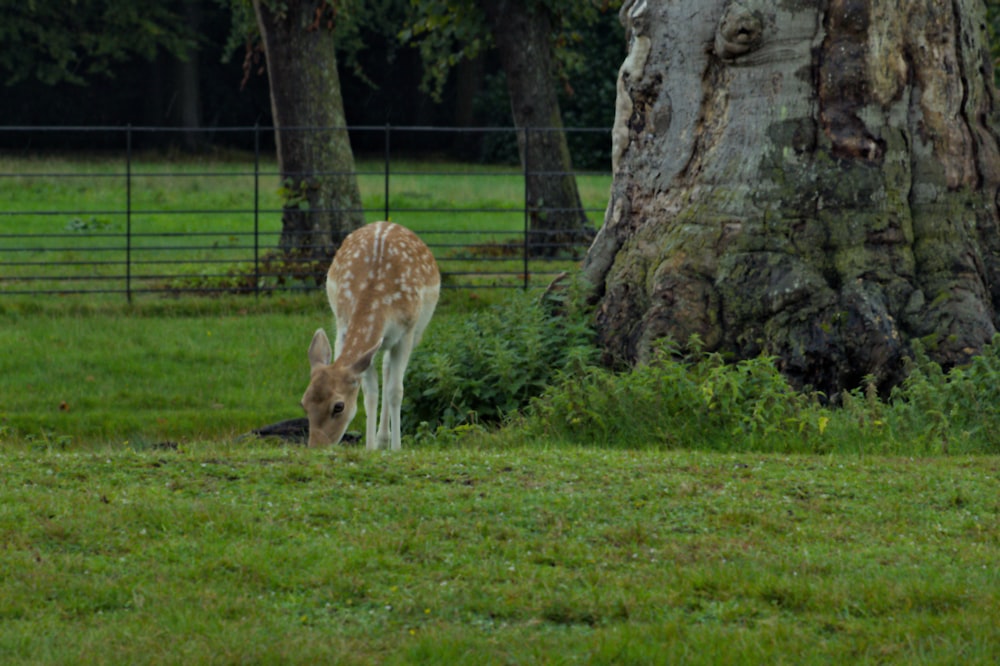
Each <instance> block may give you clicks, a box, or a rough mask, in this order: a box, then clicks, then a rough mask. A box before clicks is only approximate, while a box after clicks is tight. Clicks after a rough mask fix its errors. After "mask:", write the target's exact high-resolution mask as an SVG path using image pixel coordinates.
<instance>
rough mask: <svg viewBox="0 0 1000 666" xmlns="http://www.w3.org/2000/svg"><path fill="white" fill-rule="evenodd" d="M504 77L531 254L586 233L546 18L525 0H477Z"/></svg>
mask: <svg viewBox="0 0 1000 666" xmlns="http://www.w3.org/2000/svg"><path fill="white" fill-rule="evenodd" d="M478 1H479V5H480V7H481V8H482V9H483V11H484V13H485V14H486V18H487V23H488V24H489V27H490V31H491V33H492V35H493V41H494V42H496V46H497V52H498V53H499V55H500V63H501V66H502V67H503V70H504V74H505V75H506V77H507V90H508V93H509V95H510V103H511V111H512V113H513V117H514V125H515V126H516V127H517V128H518V129H519V130H520V131H519V132H518V151H519V152H520V155H521V164H522V166H525V167H526V169H527V171H528V182H527V200H528V208H529V216H530V224H531V238H530V239H529V244H530V246H531V247H532V248H533V249H532V253H533V254H554V253H555V252H557V251H558V249H559V246H561V245H564V244H573V243H580V242H581V241H583V240H585V239H587V238H589V237H590V234H591V233H592V232H591V231H590V230H589V225H588V223H587V216H586V214H585V213H584V212H583V205H582V204H581V203H580V193H579V191H578V190H577V186H576V177H575V176H574V175H573V173H572V171H573V166H572V160H571V159H570V154H569V146H568V144H567V143H566V134H565V133H564V132H563V131H562V115H561V114H560V111H559V99H558V97H557V95H556V88H555V86H556V78H555V67H554V64H553V56H552V45H551V38H552V23H551V20H550V18H549V15H548V13H547V12H546V11H545V9H544V8H543V7H542V6H541V5H540V3H533V4H531V6H529V0H478Z"/></svg>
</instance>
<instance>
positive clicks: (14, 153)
mask: <svg viewBox="0 0 1000 666" xmlns="http://www.w3.org/2000/svg"><path fill="white" fill-rule="evenodd" d="M339 129H341V130H342V129H345V128H339ZM346 129H347V130H348V131H349V132H350V135H351V141H352V144H356V145H357V144H361V145H365V146H369V147H370V146H372V145H378V144H379V143H381V150H380V151H378V152H376V153H374V154H373V153H372V152H369V153H367V154H362V155H361V156H360V157H358V158H356V171H355V176H356V178H357V181H358V183H359V187H360V189H361V192H362V200H363V207H364V211H363V214H364V217H365V219H366V221H372V220H375V219H391V220H393V221H396V222H399V223H401V224H404V225H406V226H408V227H410V228H411V229H413V230H414V231H416V232H417V233H418V234H419V235H421V237H423V238H424V240H425V241H426V242H427V244H428V245H429V246H430V247H431V249H432V250H433V252H434V254H435V256H436V257H437V259H438V262H439V264H440V267H441V272H442V279H443V286H445V287H452V288H473V289H482V288H515V287H516V288H528V287H532V286H544V285H546V284H548V282H549V281H550V280H551V278H552V277H553V276H554V275H556V274H558V273H559V272H561V271H563V270H566V269H567V268H570V267H572V266H573V265H575V264H576V263H577V262H578V261H579V259H580V258H581V257H582V255H583V253H584V252H585V251H586V249H587V246H588V244H589V236H588V234H587V233H586V232H584V233H579V234H577V235H575V236H571V237H570V238H569V239H568V240H567V239H565V238H563V239H562V240H561V241H560V242H559V243H558V244H557V245H555V246H553V247H551V248H550V251H547V252H544V253H537V252H533V251H532V249H531V247H532V243H531V236H532V234H533V233H535V230H533V229H532V228H531V218H532V216H537V215H541V216H544V215H545V214H546V213H547V212H548V211H549V209H546V208H545V206H544V203H543V202H542V203H539V202H536V203H535V204H534V205H532V204H531V202H529V201H528V200H527V183H528V178H529V177H532V176H535V177H537V176H539V175H542V176H544V175H565V174H558V173H556V174H553V173H549V174H541V173H540V172H538V171H533V170H532V166H531V164H530V163H529V164H523V165H521V164H519V163H518V161H517V160H516V158H517V155H518V152H517V141H518V138H519V137H518V133H519V132H520V133H521V139H522V140H524V141H530V140H531V136H532V134H534V133H537V132H548V131H555V130H549V129H530V130H524V129H520V130H514V129H510V128H476V129H469V128H432V127H393V126H379V127H374V126H372V127H350V128H346ZM302 131H305V130H302ZM560 131H565V132H567V134H568V136H569V138H570V140H571V145H574V146H576V147H577V148H576V149H577V150H590V151H591V154H596V153H600V152H601V151H602V149H603V146H606V145H608V144H610V141H609V140H608V139H609V131H608V130H607V129H594V128H583V129H580V128H576V129H566V130H560ZM181 132H185V133H188V134H189V133H190V132H191V130H177V129H171V128H157V127H0V297H2V296H16V295H26V294H63V295H71V294H121V295H124V296H126V297H127V298H129V299H130V300H131V299H132V298H133V296H134V295H137V294H179V293H200V294H209V293H249V294H264V293H269V292H275V291H288V290H299V289H310V290H311V289H315V288H316V287H317V285H318V284H319V283H321V282H322V279H323V274H324V273H325V266H316V265H313V264H315V263H316V262H315V260H306V259H303V258H301V257H297V256H292V255H289V254H288V253H285V252H282V251H281V250H280V249H279V248H278V245H279V239H280V236H281V224H282V222H281V219H282V211H283V199H282V192H281V187H282V183H281V182H280V173H279V171H278V168H277V165H276V161H275V159H274V152H273V148H272V146H273V143H272V142H273V140H274V139H273V137H274V132H273V129H271V128H263V127H242V128H222V129H220V128H212V129H210V130H204V133H205V135H204V137H203V139H204V140H203V142H202V143H203V145H207V144H208V143H211V144H212V145H213V146H214V149H212V150H211V151H208V152H206V153H204V154H201V155H189V154H183V155H180V154H178V153H177V152H176V151H175V152H171V151H170V150H169V149H168V150H164V149H163V147H162V146H163V145H164V144H167V145H169V143H170V141H169V139H170V137H171V136H180V133H181ZM154 143H155V144H156V145H157V146H158V147H157V148H156V149H155V150H151V149H150V148H149V146H150V145H152V144H154ZM63 144H64V145H66V146H72V147H73V149H74V151H75V150H77V149H78V148H79V146H80V145H90V146H97V147H98V150H91V151H88V152H86V153H85V156H84V157H80V156H79V153H78V152H66V151H60V150H59V147H60V145H63ZM459 144H460V145H461V148H460V150H461V151H462V152H463V154H465V155H466V156H469V155H472V156H473V157H475V158H476V159H465V160H456V159H453V158H448V159H440V158H427V157H426V154H427V152H426V151H427V149H428V148H427V147H428V146H430V147H432V148H438V150H435V154H437V155H441V154H447V153H449V152H454V151H455V150H456V146H458V145H459ZM220 145H222V146H224V148H221V149H220V148H219V146H220ZM415 145H419V146H421V148H420V150H421V154H423V155H425V156H424V157H420V158H408V157H407V153H406V150H407V146H415ZM396 146H402V147H403V148H401V149H399V148H396ZM579 146H584V148H579ZM378 153H381V154H378ZM504 158H506V160H507V161H506V162H503V160H504ZM490 160H492V161H493V163H492V164H490V163H487V162H489V161H490ZM497 160H500V161H501V163H499V164H498V163H496V161H497ZM341 175H343V174H341ZM572 175H573V176H574V177H575V179H576V182H577V185H578V188H579V190H580V193H581V201H582V210H583V212H584V213H585V214H586V216H587V218H588V219H589V220H590V223H591V225H593V226H596V225H597V224H599V223H600V219H601V216H602V215H603V212H604V207H605V203H606V200H607V193H608V186H609V184H610V175H609V173H608V171H607V170H606V169H597V170H578V171H575V172H573V174H572ZM310 262H311V263H310Z"/></svg>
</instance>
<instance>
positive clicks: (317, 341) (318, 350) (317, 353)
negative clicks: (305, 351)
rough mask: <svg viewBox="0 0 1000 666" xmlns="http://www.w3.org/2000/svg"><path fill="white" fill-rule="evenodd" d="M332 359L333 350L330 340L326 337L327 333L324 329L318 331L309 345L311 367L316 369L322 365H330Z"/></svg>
mask: <svg viewBox="0 0 1000 666" xmlns="http://www.w3.org/2000/svg"><path fill="white" fill-rule="evenodd" d="M332 358H333V350H331V349H330V338H328V337H326V331H324V330H323V329H322V328H320V329H317V331H316V332H315V333H313V339H312V342H311V343H310V344H309V367H310V368H311V369H314V368H316V367H318V366H321V365H330V361H331V359H332Z"/></svg>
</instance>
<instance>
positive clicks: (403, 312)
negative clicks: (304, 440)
mask: <svg viewBox="0 0 1000 666" xmlns="http://www.w3.org/2000/svg"><path fill="white" fill-rule="evenodd" d="M440 289H441V274H440V272H439V271H438V266H437V263H436V262H435V261H434V255H433V254H432V253H431V250H430V248H428V247H427V245H426V244H425V243H424V242H423V241H422V240H420V238H419V237H418V236H417V235H416V234H415V233H413V232H412V231H410V230H409V229H407V228H406V227H403V226H400V225H398V224H395V223H393V222H373V223H371V224H367V225H365V226H362V227H360V228H358V229H357V230H355V231H353V232H351V233H350V234H349V235H348V236H347V238H345V239H344V241H343V243H341V245H340V248H339V249H338V250H337V253H336V254H335V255H334V257H333V262H332V263H331V264H330V269H329V271H328V272H327V278H326V294H327V297H328V298H329V301H330V307H331V308H332V309H333V317H334V325H335V327H336V331H337V333H336V344H335V346H334V347H335V348H334V350H333V351H332V352H331V349H330V339H329V338H328V337H327V335H326V332H325V331H324V330H323V329H322V328H320V329H318V330H317V331H316V333H315V334H314V335H313V338H312V342H311V343H310V344H309V367H310V376H309V388H307V389H306V392H305V394H304V395H303V396H302V407H303V409H304V410H305V412H306V415H307V416H308V420H309V446H310V447H319V446H328V445H334V444H337V443H339V442H340V440H341V439H342V438H343V436H344V432H345V431H346V430H347V426H348V425H349V424H350V422H351V421H352V420H353V419H354V416H355V414H356V413H357V409H358V390H359V389H360V390H361V391H362V393H363V395H364V404H365V417H366V427H365V448H367V449H369V450H374V449H384V448H391V449H392V450H399V449H400V448H402V443H401V432H400V408H401V405H402V402H403V375H404V374H405V372H406V366H407V364H408V363H409V361H410V354H411V353H412V352H413V349H414V347H416V346H417V345H418V344H419V343H420V338H421V336H422V335H423V333H424V330H425V329H426V328H427V324H428V323H430V320H431V317H432V316H433V314H434V308H435V307H436V306H437V301H438V295H439V293H440ZM380 350H381V351H382V405H381V407H382V410H381V415H380V418H379V419H378V421H377V427H376V416H378V411H379V385H378V377H377V375H376V370H375V363H374V360H375V355H376V354H377V353H378V352H379V351H380Z"/></svg>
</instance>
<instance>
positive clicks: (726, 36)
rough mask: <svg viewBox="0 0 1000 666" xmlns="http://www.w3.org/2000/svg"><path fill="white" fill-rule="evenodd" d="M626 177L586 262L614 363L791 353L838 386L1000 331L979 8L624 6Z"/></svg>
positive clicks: (959, 358) (974, 344)
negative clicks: (675, 346)
mask: <svg viewBox="0 0 1000 666" xmlns="http://www.w3.org/2000/svg"><path fill="white" fill-rule="evenodd" d="M621 16H622V19H623V22H624V23H625V24H626V28H627V32H628V39H629V51H628V56H627V58H626V60H625V62H624V64H623V65H622V67H621V70H620V73H619V82H618V100H617V114H616V120H615V127H614V141H613V157H614V183H613V186H612V192H611V200H610V203H609V206H608V210H607V213H606V217H605V223H604V226H603V227H602V229H601V230H600V232H599V234H598V236H597V238H596V239H595V241H594V243H593V245H592V246H591V249H590V252H589V253H588V256H587V260H586V262H585V265H584V268H583V276H584V278H585V280H586V281H587V282H588V283H589V284H590V285H591V286H592V287H593V289H594V290H595V292H594V293H595V298H596V299H598V301H599V308H598V313H597V325H598V328H599V332H600V337H601V340H602V342H603V344H604V345H605V348H606V349H607V352H608V355H609V358H614V359H618V360H623V361H627V362H635V361H641V360H643V359H645V358H648V357H649V355H650V350H651V348H652V347H653V345H654V344H655V341H656V340H657V339H658V338H662V337H664V336H670V337H672V338H674V339H675V340H676V341H677V342H680V343H686V342H687V341H688V340H689V339H690V337H691V336H692V335H697V336H699V337H700V339H701V341H702V343H703V344H704V345H705V346H706V347H707V348H709V349H718V350H726V351H731V352H735V355H736V356H738V357H748V356H753V355H756V354H759V353H762V352H764V353H768V354H773V355H775V356H777V357H778V359H779V363H780V365H781V368H782V369H783V371H784V372H785V373H786V374H787V375H788V376H789V377H790V378H791V379H792V380H793V381H794V382H796V383H797V384H798V385H811V386H813V387H815V388H817V389H819V390H822V391H824V392H826V393H827V394H833V393H835V392H837V391H839V390H841V389H843V388H845V387H853V386H856V385H858V384H859V383H860V382H861V381H862V380H863V378H865V377H866V376H871V377H873V378H874V379H875V381H876V382H877V383H878V384H879V386H881V387H883V388H884V387H887V386H891V385H892V384H894V383H896V382H898V381H899V380H900V379H901V377H902V376H903V373H904V371H905V368H904V359H905V357H907V356H909V355H910V354H911V353H912V343H913V341H914V340H918V339H919V340H921V341H923V343H924V345H925V347H927V349H928V351H929V353H930V354H931V356H932V357H933V358H935V359H936V360H938V361H939V362H941V363H942V364H944V365H945V366H952V365H954V364H960V363H963V362H965V361H966V360H968V358H969V357H970V355H973V354H975V353H977V352H978V351H979V350H981V348H982V347H983V345H984V344H986V343H987V342H989V341H990V340H991V338H992V336H993V335H994V333H995V332H996V304H997V298H998V297H1000V275H998V267H1000V263H998V262H1000V253H998V250H1000V247H998V245H1000V237H998V233H997V232H998V227H997V219H998V218H997V193H998V185H1000V161H998V150H997V138H996V136H995V134H994V132H993V130H992V129H991V127H990V122H991V120H992V116H993V111H994V109H993V105H994V92H993V88H992V83H991V79H992V66H991V63H990V60H989V54H988V50H987V42H986V34H985V14H984V7H983V3H982V2H980V1H979V0H915V1H914V2H908V3H889V2H876V1H875V0H829V1H822V0H814V1H812V2H808V1H807V2H778V3H776V2H772V1H770V0H742V1H732V0H730V1H726V0H675V1H672V2H657V1H655V0H648V1H647V0H640V1H639V2H636V1H635V0H626V2H625V4H624V6H623V7H622V10H621Z"/></svg>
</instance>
